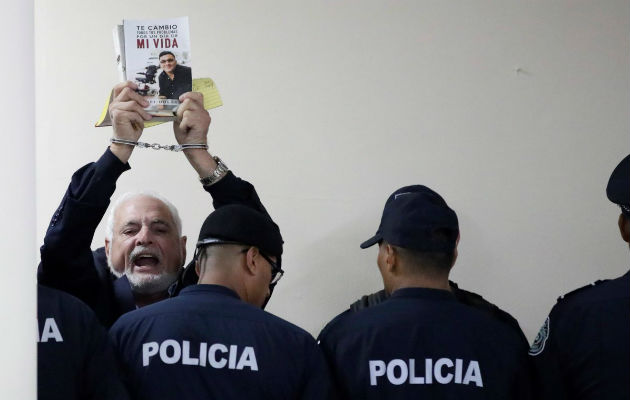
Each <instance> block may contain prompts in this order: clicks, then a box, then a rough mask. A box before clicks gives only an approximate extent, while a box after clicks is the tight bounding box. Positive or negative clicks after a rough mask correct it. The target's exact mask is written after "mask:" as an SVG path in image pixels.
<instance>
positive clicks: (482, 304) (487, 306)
mask: <svg viewBox="0 0 630 400" xmlns="http://www.w3.org/2000/svg"><path fill="white" fill-rule="evenodd" d="M449 284H450V286H451V290H452V291H453V294H454V295H455V298H457V300H458V301H459V302H460V303H462V304H466V305H468V306H471V307H473V308H476V309H477V310H480V311H482V312H484V313H486V314H487V315H489V316H491V317H492V318H493V319H496V320H498V321H500V322H502V323H504V324H506V325H507V326H509V327H510V328H511V329H513V330H514V331H515V333H517V334H518V335H519V336H520V337H521V339H522V340H524V342H525V343H526V344H527V338H526V337H525V334H524V333H523V330H522V329H521V326H520V325H519V323H518V321H517V320H516V318H514V317H513V316H512V315H510V313H508V312H507V311H503V310H502V309H500V308H499V307H498V306H497V305H495V304H493V303H491V302H489V301H488V300H486V299H484V298H483V297H482V296H481V295H479V294H477V293H474V292H470V291H468V290H464V289H460V288H459V286H458V285H457V283H455V282H453V281H449Z"/></svg>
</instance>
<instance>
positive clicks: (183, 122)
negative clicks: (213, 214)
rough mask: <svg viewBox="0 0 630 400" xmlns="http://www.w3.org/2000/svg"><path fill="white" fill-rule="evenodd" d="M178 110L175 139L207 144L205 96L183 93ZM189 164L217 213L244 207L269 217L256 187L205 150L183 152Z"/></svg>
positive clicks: (207, 121)
mask: <svg viewBox="0 0 630 400" xmlns="http://www.w3.org/2000/svg"><path fill="white" fill-rule="evenodd" d="M179 100H180V101H181V102H182V104H181V106H180V107H179V109H178V110H177V118H178V119H177V121H175V122H173V131H174V133H175V139H176V140H177V142H178V143H179V144H180V145H181V144H207V143H208V126H209V124H210V115H209V114H208V112H207V111H206V110H205V109H204V108H203V95H202V94H201V93H197V92H188V93H184V94H183V95H181V96H180V97H179ZM183 152H184V154H185V155H186V158H187V159H188V162H189V163H190V165H191V166H192V167H193V169H194V170H195V171H196V172H197V174H198V175H199V178H200V180H201V181H202V184H203V185H204V189H205V190H206V191H207V192H208V193H210V195H212V200H213V202H212V204H213V206H214V208H215V209H217V208H220V207H223V206H225V205H228V204H242V205H246V206H248V207H251V208H254V209H255V210H258V211H260V212H263V213H265V214H267V215H268V213H267V210H266V209H265V207H264V206H263V204H262V203H261V201H260V199H259V198H258V194H257V193H256V190H255V189H254V186H252V184H250V183H249V182H247V181H244V180H242V179H241V178H238V177H236V176H234V174H233V173H232V172H231V171H227V170H226V169H227V167H225V165H224V164H222V166H221V168H218V167H219V164H218V157H212V156H211V155H210V153H208V151H207V150H205V149H187V150H184V151H183Z"/></svg>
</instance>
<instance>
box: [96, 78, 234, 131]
mask: <svg viewBox="0 0 630 400" xmlns="http://www.w3.org/2000/svg"><path fill="white" fill-rule="evenodd" d="M192 87H193V92H201V94H203V107H204V108H205V109H206V110H210V109H213V108H217V107H220V106H222V105H223V101H222V100H221V95H220V94H219V90H218V89H217V86H216V85H215V84H214V81H213V80H212V79H210V78H196V79H193V81H192ZM113 94H114V92H113V91H112V92H111V93H110V94H109V96H107V100H106V101H105V106H104V107H103V111H102V112H101V116H100V117H99V119H98V122H96V124H95V126H96V127H101V126H112V121H111V119H110V118H109V112H108V111H109V104H110V103H111V102H112V100H113ZM165 122H168V121H147V122H145V123H144V127H145V128H150V127H152V126H156V125H159V124H163V123H165Z"/></svg>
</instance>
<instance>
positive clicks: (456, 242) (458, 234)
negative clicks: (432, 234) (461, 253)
mask: <svg viewBox="0 0 630 400" xmlns="http://www.w3.org/2000/svg"><path fill="white" fill-rule="evenodd" d="M460 237H461V236H460V233H459V232H457V239H456V240H455V248H454V249H453V265H455V261H457V255H458V253H457V245H459V239H460ZM453 265H451V268H452V267H453Z"/></svg>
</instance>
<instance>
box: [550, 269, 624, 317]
mask: <svg viewBox="0 0 630 400" xmlns="http://www.w3.org/2000/svg"><path fill="white" fill-rule="evenodd" d="M629 276H630V275H629V274H628V273H626V274H625V275H624V276H622V277H619V278H617V279H602V280H597V281H595V282H592V283H589V284H588V285H584V286H582V287H579V288H577V289H575V290H572V291H570V292H568V293H566V294H564V295H562V296H560V297H558V300H557V303H556V305H555V306H554V309H562V308H570V307H578V306H582V305H586V304H591V303H598V302H602V301H608V300H614V299H621V298H628V297H630V283H629V282H630V281H629Z"/></svg>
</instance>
